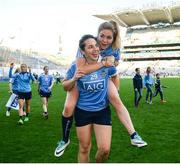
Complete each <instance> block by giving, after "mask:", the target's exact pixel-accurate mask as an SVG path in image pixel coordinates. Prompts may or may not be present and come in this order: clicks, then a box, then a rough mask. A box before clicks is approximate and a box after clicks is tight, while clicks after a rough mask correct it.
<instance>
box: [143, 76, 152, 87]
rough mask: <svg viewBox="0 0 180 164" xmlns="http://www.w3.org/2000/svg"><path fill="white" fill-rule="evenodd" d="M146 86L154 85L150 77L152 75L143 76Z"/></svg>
mask: <svg viewBox="0 0 180 164" xmlns="http://www.w3.org/2000/svg"><path fill="white" fill-rule="evenodd" d="M146 84H151V85H154V78H153V77H152V75H150V74H149V75H145V76H144V86H145V85H146Z"/></svg>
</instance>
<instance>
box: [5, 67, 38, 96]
mask: <svg viewBox="0 0 180 164" xmlns="http://www.w3.org/2000/svg"><path fill="white" fill-rule="evenodd" d="M9 77H10V78H15V79H17V83H18V92H24V93H25V92H31V85H30V82H31V80H33V81H34V80H35V78H34V76H33V75H32V74H31V73H28V72H21V73H16V74H12V68H11V69H10V70H9Z"/></svg>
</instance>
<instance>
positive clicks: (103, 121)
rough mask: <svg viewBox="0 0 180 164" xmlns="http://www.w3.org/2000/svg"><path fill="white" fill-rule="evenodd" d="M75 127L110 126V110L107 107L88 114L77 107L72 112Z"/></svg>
mask: <svg viewBox="0 0 180 164" xmlns="http://www.w3.org/2000/svg"><path fill="white" fill-rule="evenodd" d="M74 118H75V125H76V127H81V126H85V125H88V124H99V125H110V126H111V124H112V121H111V110H110V108H109V106H108V107H107V108H105V109H102V110H100V111H97V112H89V111H85V110H82V109H79V108H78V107H76V108H75V111H74Z"/></svg>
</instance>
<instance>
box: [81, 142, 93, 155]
mask: <svg viewBox="0 0 180 164" xmlns="http://www.w3.org/2000/svg"><path fill="white" fill-rule="evenodd" d="M90 148H91V145H90V144H81V145H80V150H79V151H80V153H82V154H88V153H89V150H90Z"/></svg>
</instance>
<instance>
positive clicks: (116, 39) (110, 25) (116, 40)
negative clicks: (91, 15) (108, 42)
mask: <svg viewBox="0 0 180 164" xmlns="http://www.w3.org/2000/svg"><path fill="white" fill-rule="evenodd" d="M104 29H107V30H111V31H112V32H113V42H112V48H113V49H118V48H120V47H121V38H120V30H119V26H118V24H117V23H116V22H115V21H112V20H111V21H109V22H104V23H102V24H100V26H99V28H98V35H99V33H100V32H101V31H102V30H104Z"/></svg>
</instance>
